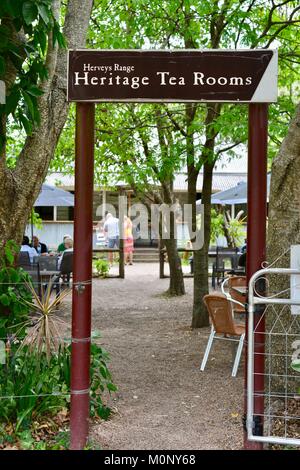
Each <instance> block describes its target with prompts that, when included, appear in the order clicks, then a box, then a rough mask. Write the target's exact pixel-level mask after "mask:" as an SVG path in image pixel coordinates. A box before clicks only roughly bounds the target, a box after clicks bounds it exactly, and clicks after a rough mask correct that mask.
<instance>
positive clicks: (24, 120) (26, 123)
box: [19, 112, 32, 135]
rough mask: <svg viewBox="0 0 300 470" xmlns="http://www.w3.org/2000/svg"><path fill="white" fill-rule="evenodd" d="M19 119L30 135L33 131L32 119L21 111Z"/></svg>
mask: <svg viewBox="0 0 300 470" xmlns="http://www.w3.org/2000/svg"><path fill="white" fill-rule="evenodd" d="M19 120H20V123H21V124H22V125H23V127H24V129H25V131H26V134H28V135H30V134H31V132H32V125H31V123H30V121H29V120H28V118H27V117H26V116H25V115H24V114H23V113H21V112H20V114H19Z"/></svg>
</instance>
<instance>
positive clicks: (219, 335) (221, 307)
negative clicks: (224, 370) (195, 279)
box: [200, 294, 245, 377]
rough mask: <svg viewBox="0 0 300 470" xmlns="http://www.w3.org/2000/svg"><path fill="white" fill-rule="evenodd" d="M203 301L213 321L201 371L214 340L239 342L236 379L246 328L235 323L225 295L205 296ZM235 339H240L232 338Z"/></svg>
mask: <svg viewBox="0 0 300 470" xmlns="http://www.w3.org/2000/svg"><path fill="white" fill-rule="evenodd" d="M203 301H204V303H205V305H206V308H207V310H208V314H209V317H210V320H211V332H210V336H209V339H208V342H207V346H206V349H205V353H204V357H203V360H202V363H201V366H200V370H201V371H203V370H204V369H205V366H206V363H207V360H208V356H209V353H210V350H211V347H212V343H213V340H214V339H223V340H224V339H226V340H229V341H238V348H237V352H236V355H235V360H234V364H233V368H232V373H231V375H232V377H235V376H236V374H237V370H238V367H239V363H240V359H241V354H242V350H243V345H244V339H245V327H244V326H243V325H238V324H236V323H235V321H234V319H233V315H232V309H231V304H230V301H229V300H227V298H226V296H224V295H223V294H214V295H210V294H209V295H205V296H204V298H203ZM232 336H233V337H238V339H236V338H232Z"/></svg>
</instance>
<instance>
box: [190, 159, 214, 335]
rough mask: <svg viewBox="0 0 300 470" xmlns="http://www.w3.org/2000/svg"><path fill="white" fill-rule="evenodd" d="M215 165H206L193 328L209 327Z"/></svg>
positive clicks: (197, 255)
mask: <svg viewBox="0 0 300 470" xmlns="http://www.w3.org/2000/svg"><path fill="white" fill-rule="evenodd" d="M213 168H214V162H213V163H205V165H204V169H203V170H204V172H203V189H202V204H203V205H204V244H203V247H202V248H201V249H200V250H197V251H195V252H194V303H193V318H192V328H202V327H204V326H208V325H209V319H208V313H207V310H206V307H205V305H204V303H203V297H204V295H206V294H208V292H209V288H208V249H209V242H210V218H211V214H210V211H211V191H212V175H213Z"/></svg>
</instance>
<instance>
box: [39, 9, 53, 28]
mask: <svg viewBox="0 0 300 470" xmlns="http://www.w3.org/2000/svg"><path fill="white" fill-rule="evenodd" d="M38 11H39V15H40V16H41V17H42V19H43V21H44V23H45V24H46V25H47V24H48V23H49V21H50V18H51V17H50V14H49V11H48V9H47V8H46V6H45V5H38Z"/></svg>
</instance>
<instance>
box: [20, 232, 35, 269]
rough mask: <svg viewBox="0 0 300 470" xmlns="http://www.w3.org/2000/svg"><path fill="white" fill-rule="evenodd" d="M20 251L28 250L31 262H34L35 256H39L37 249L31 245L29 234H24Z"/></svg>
mask: <svg viewBox="0 0 300 470" xmlns="http://www.w3.org/2000/svg"><path fill="white" fill-rule="evenodd" d="M20 251H27V253H28V254H29V259H30V263H33V257H34V256H38V253H37V251H36V249H35V248H33V247H32V246H30V243H29V238H28V237H27V235H24V237H23V240H22V246H21V250H20Z"/></svg>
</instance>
